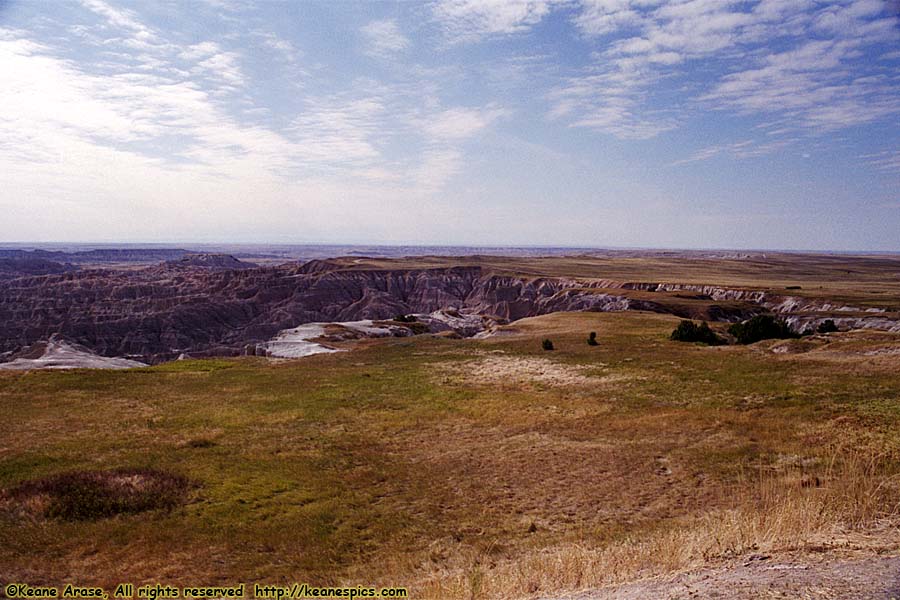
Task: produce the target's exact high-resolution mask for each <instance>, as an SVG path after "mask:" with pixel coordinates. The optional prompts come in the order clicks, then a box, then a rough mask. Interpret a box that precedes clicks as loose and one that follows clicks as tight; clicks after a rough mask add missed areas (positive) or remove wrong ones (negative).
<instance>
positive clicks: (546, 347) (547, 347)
mask: <svg viewBox="0 0 900 600" xmlns="http://www.w3.org/2000/svg"><path fill="white" fill-rule="evenodd" d="M541 348H543V349H544V350H553V342H552V341H550V340H549V339H545V340H544V341H543V342H541Z"/></svg>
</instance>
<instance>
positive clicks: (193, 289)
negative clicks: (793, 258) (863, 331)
mask: <svg viewBox="0 0 900 600" xmlns="http://www.w3.org/2000/svg"><path fill="white" fill-rule="evenodd" d="M152 256H153V257H164V258H166V259H168V260H165V261H164V262H161V263H158V264H151V265H143V264H139V265H131V266H128V267H125V268H109V267H100V268H96V267H78V266H72V265H71V264H70V263H66V264H62V263H54V262H53V261H49V260H47V259H46V258H44V257H43V256H42V257H34V256H16V257H14V258H8V259H6V268H5V269H0V283H2V289H0V357H3V358H0V360H4V359H5V360H7V361H8V360H11V357H12V356H13V355H14V353H15V352H17V351H19V350H21V349H22V348H24V347H28V346H30V345H32V344H35V343H37V342H41V341H45V340H48V339H50V338H51V337H52V336H57V337H58V338H59V339H62V340H67V341H68V342H71V343H73V344H78V345H81V346H83V347H85V348H87V349H90V351H92V352H95V353H96V354H98V355H100V356H105V357H127V358H129V359H134V360H139V361H141V362H148V363H158V362H162V361H166V360H171V359H174V358H177V357H179V356H182V357H185V356H235V355H242V354H261V355H266V354H268V351H267V350H266V348H267V344H268V343H269V342H270V341H272V340H273V339H274V338H276V336H278V335H279V332H282V331H286V330H291V329H292V328H297V327H298V326H301V325H304V324H328V323H341V322H358V321H363V320H369V321H388V320H392V319H394V318H395V317H397V316H398V315H410V314H414V315H418V319H420V321H419V322H420V325H419V326H418V327H410V326H409V325H404V324H403V323H393V322H392V324H391V325H390V327H389V328H388V329H384V328H382V331H389V333H390V334H391V335H411V334H413V333H423V332H426V331H427V332H432V333H435V332H440V331H452V332H455V333H458V334H459V335H461V336H465V337H468V336H472V335H475V334H479V333H482V334H483V333H485V332H487V333H489V332H490V331H491V330H492V329H493V328H495V327H496V326H498V325H500V324H506V323H510V322H513V321H516V320H518V319H522V318H524V317H533V316H538V315H544V314H548V313H553V312H571V311H594V312H610V311H624V310H642V311H649V312H655V313H667V314H673V315H676V316H679V317H683V318H692V319H702V320H708V321H720V322H736V321H740V320H743V319H747V318H749V317H751V316H754V315H756V314H761V313H765V312H774V313H776V314H779V315H780V316H781V317H782V318H784V319H785V320H786V321H787V322H788V323H789V324H790V325H791V327H792V328H794V329H795V330H796V331H803V330H805V329H809V328H815V327H816V326H817V325H818V324H819V323H821V322H822V321H824V320H825V319H832V320H834V321H835V322H836V323H837V325H838V326H839V327H842V328H845V329H856V328H874V329H884V330H890V331H900V314H898V307H897V306H895V305H893V304H892V302H894V301H895V300H893V299H895V298H896V296H895V295H889V296H887V297H886V296H884V295H883V292H881V291H878V290H876V291H873V293H872V294H869V295H868V296H865V297H860V298H851V299H850V300H861V301H860V302H857V303H853V302H848V301H847V299H846V298H839V297H832V296H829V295H828V293H827V290H826V291H824V292H823V291H816V292H815V293H810V294H808V295H805V294H804V293H803V289H804V288H803V286H801V285H795V286H778V285H776V284H774V283H773V282H772V281H764V282H760V283H761V285H759V286H755V287H754V286H751V285H747V283H749V282H738V283H739V284H738V285H734V282H733V281H732V282H729V281H728V278H727V277H726V278H724V279H725V283H724V284H719V283H717V281H716V280H717V278H718V279H723V278H722V277H721V275H720V273H722V272H723V271H724V268H725V267H731V266H732V265H734V264H741V263H742V262H743V263H744V268H745V269H749V271H748V272H750V271H753V269H757V270H758V266H753V265H751V266H749V267H748V266H747V263H746V261H745V260H742V259H730V258H729V259H718V258H713V259H710V258H705V259H704V260H706V261H713V262H714V263H715V267H714V268H712V269H711V270H710V271H709V273H708V278H709V279H708V281H709V282H707V283H703V282H698V281H697V276H696V274H695V273H692V272H688V271H686V270H684V269H682V273H681V274H679V273H678V271H677V270H675V271H671V270H670V271H669V275H670V276H671V279H669V280H667V281H665V280H662V281H647V280H635V279H628V278H625V277H621V275H628V274H636V275H643V274H647V275H651V276H652V275H654V274H658V273H655V272H654V269H647V268H645V269H644V270H643V271H634V272H633V273H628V272H627V271H626V272H622V268H621V267H622V265H623V264H630V263H628V262H627V261H629V260H631V261H633V260H635V259H632V258H628V257H626V258H619V259H615V260H618V262H616V263H615V264H612V266H610V267H606V268H604V264H603V263H602V261H600V260H599V259H594V258H582V259H578V258H577V257H576V258H570V259H551V258H545V259H542V258H527V259H522V258H520V259H504V258H502V257H477V256H475V257H457V258H448V257H440V258H438V257H417V258H415V259H404V258H396V259H367V258H358V257H344V258H336V259H327V260H321V259H315V260H311V261H308V262H304V263H299V262H289V263H285V264H279V265H268V266H258V265H257V264H254V263H251V262H247V261H243V260H240V259H238V258H235V257H234V256H231V255H221V254H189V253H184V252H183V251H171V252H169V253H167V252H165V251H163V250H156V251H155V253H154V254H153V255H152ZM656 260H657V262H659V261H660V260H661V259H659V258H658V257H657V259H656ZM676 260H678V261H680V263H679V264H686V265H688V266H691V267H692V266H693V265H692V264H691V263H690V260H689V259H685V258H683V257H676ZM860 260H865V261H867V262H865V263H864V264H865V265H869V267H868V268H869V270H871V268H872V267H871V265H872V264H873V263H872V260H873V259H869V258H867V259H860ZM554 261H555V262H554ZM592 261H593V262H592ZM844 261H845V262H846V261H850V262H851V263H852V260H851V259H849V258H848V259H844ZM763 262H764V263H765V264H767V265H769V266H771V265H773V264H774V265H776V267H777V265H778V262H777V259H774V262H773V259H769V258H765V259H763ZM827 262H828V261H826V263H827ZM560 264H567V265H572V264H575V265H580V268H563V267H561V266H560ZM829 264H830V263H829ZM860 264H861V265H862V264H863V263H860ZM874 264H875V265H876V267H875V270H876V271H878V269H881V270H882V271H885V273H884V274H885V275H887V276H888V279H887V280H886V281H888V282H895V281H896V278H891V277H890V271H891V270H892V269H894V268H895V267H896V259H895V258H889V259H884V260H883V261H882V262H881V263H879V262H878V261H877V260H876V261H875V263H874ZM585 265H587V266H588V267H589V268H584V266H585ZM657 266H660V265H657ZM664 266H665V265H661V266H660V268H658V269H656V270H657V271H659V270H660V269H661V268H662V267H664ZM857 267H859V265H857ZM852 270H853V269H850V270H848V271H847V273H850V272H851V271H852ZM605 271H612V272H613V274H614V275H619V276H614V277H608V276H605V275H606V273H605ZM781 271H783V268H782V269H781ZM781 271H779V272H781ZM860 272H863V271H860ZM866 272H867V273H868V271H866ZM679 275H681V276H682V277H683V279H681V280H679V279H678V276H679ZM819 275H820V276H821V277H825V278H826V279H827V277H832V278H834V277H835V275H834V273H820V274H819ZM826 275H827V277H826ZM732 279H733V278H732ZM819 287H820V288H821V286H819ZM878 294H882V295H878ZM879 302H880V304H879ZM429 315H431V316H429ZM423 324H424V326H425V328H423V327H422V325H423ZM332 333H334V332H332ZM342 333H343V334H345V335H343V336H341V335H339V336H338V337H339V338H340V337H346V334H347V333H348V331H347V329H346V328H344V329H343V330H342ZM352 335H354V334H352V332H351V337H352ZM355 335H365V333H364V332H363V333H362V334H360V332H359V331H356V333H355ZM373 335H374V334H373ZM379 335H381V334H379Z"/></svg>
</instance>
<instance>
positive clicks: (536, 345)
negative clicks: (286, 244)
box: [0, 313, 900, 598]
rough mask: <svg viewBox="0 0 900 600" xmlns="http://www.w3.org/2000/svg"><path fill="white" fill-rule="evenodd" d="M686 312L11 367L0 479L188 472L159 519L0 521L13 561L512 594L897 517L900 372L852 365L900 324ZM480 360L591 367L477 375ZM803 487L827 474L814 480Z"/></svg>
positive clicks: (152, 577) (4, 552) (101, 572)
mask: <svg viewBox="0 0 900 600" xmlns="http://www.w3.org/2000/svg"><path fill="white" fill-rule="evenodd" d="M676 323H677V319H675V318H672V317H668V316H663V315H653V314H640V313H627V314H575V313H572V314H555V315H547V316H545V317H539V318H534V319H524V320H522V321H520V322H517V323H515V324H514V325H513V328H514V329H516V331H517V333H515V334H513V335H510V336H508V337H500V338H495V339H488V340H483V341H475V340H451V339H439V338H429V337H424V336H423V337H420V338H414V339H405V338H404V339H387V340H379V341H375V342H367V343H364V344H360V345H359V348H358V349H357V350H355V351H354V352H349V353H340V354H334V355H319V356H313V357H309V358H305V359H301V360H297V361H285V362H279V363H270V362H267V361H265V360H261V359H244V360H216V361H182V362H178V363H172V364H169V365H161V366H159V367H154V368H148V369H141V370H134V371H125V372H73V373H50V372H44V373H30V374H5V375H2V376H0V410H2V412H3V414H4V415H7V416H8V418H9V420H10V421H11V422H13V423H15V426H14V427H10V428H8V429H7V430H6V431H5V432H4V434H5V435H4V436H3V438H2V439H0V487H2V488H7V489H8V488H13V487H15V486H17V485H19V484H20V483H22V482H23V481H27V480H32V479H40V478H44V477H51V476H54V475H57V474H60V473H65V472H69V471H73V470H92V469H98V468H102V469H116V468H139V467H154V468H158V469H162V470H165V471H168V472H173V473H177V474H180V475H182V476H184V477H186V478H188V479H189V480H191V481H194V482H197V483H198V484H199V486H200V487H199V488H198V492H197V497H196V498H193V500H192V501H191V503H190V504H188V505H186V506H183V507H178V508H176V509H174V510H172V511H171V512H166V511H156V512H154V511H151V512H145V513H140V514H134V515H125V516H119V517H115V518H112V519H101V520H97V521H92V522H81V523H69V522H63V521H59V522H57V521H48V522H44V523H41V524H40V525H39V526H35V525H34V524H30V523H27V522H22V521H18V520H16V519H14V518H13V519H10V518H7V517H8V516H7V515H2V514H0V519H3V522H2V523H0V572H2V573H4V574H6V576H7V577H10V578H15V579H17V580H22V581H29V582H32V583H59V582H64V581H68V580H76V581H79V582H82V583H84V584H86V585H87V584H99V585H114V584H115V583H116V582H118V581H133V582H134V583H152V582H155V581H163V582H168V583H171V584H173V585H178V584H182V585H188V584H197V583H201V582H202V583H229V582H236V581H246V582H254V581H258V582H271V583H275V582H286V581H308V582H310V583H315V584H333V583H341V582H343V583H348V584H357V583H358V584H370V583H375V582H380V583H384V584H390V585H407V586H410V587H411V589H412V590H413V592H414V594H415V597H432V598H474V597H478V598H511V597H527V596H529V595H532V596H533V595H537V594H556V593H559V592H562V591H564V590H572V589H578V588H584V587H588V586H593V585H599V584H602V583H608V582H613V581H624V580H627V579H630V578H634V577H644V576H646V575H648V574H653V573H661V572H666V571H668V570H671V569H676V570H679V569H688V568H692V567H693V566H696V565H700V564H703V563H704V562H705V561H715V560H718V559H720V558H722V557H728V556H734V555H736V554H740V553H742V552H761V551H768V550H767V549H770V548H771V549H778V548H800V547H805V545H807V544H820V545H821V544H822V541H821V538H822V536H825V535H828V534H829V533H830V532H840V531H847V530H853V529H854V528H855V529H856V530H859V531H864V530H866V529H867V528H869V527H870V526H874V525H876V524H878V523H879V522H883V521H885V520H886V519H887V520H890V519H891V518H892V515H893V513H894V506H893V504H892V499H893V498H897V497H898V495H897V493H896V487H895V481H896V479H895V471H894V470H893V466H892V465H894V463H895V462H896V461H895V460H894V459H895V458H896V457H897V453H898V452H900V405H898V403H897V399H898V398H900V370H898V369H896V368H895V369H889V368H886V367H878V368H873V367H870V366H866V365H867V364H868V363H864V362H863V361H859V360H857V359H855V358H847V357H844V358H841V356H843V355H844V354H848V353H850V352H851V351H852V353H856V354H860V355H861V356H866V355H865V353H866V352H869V351H871V350H873V349H878V350H879V351H884V350H885V349H888V350H890V349H892V348H897V347H900V336H898V335H879V336H868V337H865V336H856V335H848V334H838V335H835V336H831V341H830V342H829V344H828V346H823V348H827V347H831V346H833V347H834V348H835V349H841V352H840V353H838V354H837V355H836V356H831V355H828V356H826V355H825V353H826V350H824V349H823V350H822V351H821V352H819V350H811V351H809V352H803V353H799V354H774V353H773V352H771V350H770V349H768V348H765V347H762V346H759V347H735V346H732V347H719V348H708V347H702V346H695V345H691V344H679V343H676V342H671V341H670V340H668V334H669V333H670V332H671V330H672V328H673V327H674V326H675V324H676ZM589 331H597V332H598V340H599V346H597V347H590V346H588V345H587V343H586V337H587V332H589ZM544 337H550V338H552V339H553V341H554V344H555V346H556V350H554V351H553V352H544V351H542V350H541V348H540V341H541V339H543V338H544ZM856 354H854V356H855V355H856ZM848 356H849V354H848ZM489 357H505V359H504V360H507V359H512V360H513V361H514V363H515V364H517V365H518V364H526V365H531V364H539V365H541V368H542V369H544V370H545V371H546V372H562V373H577V374H578V375H579V376H583V377H585V378H587V379H588V380H589V381H587V382H581V383H580V384H579V385H554V384H553V382H546V381H545V382H541V381H536V382H535V381H533V380H529V382H526V383H522V382H518V381H517V382H510V381H509V378H508V377H502V378H495V379H490V378H488V379H487V380H485V379H483V378H480V377H477V376H476V377H474V378H473V377H467V373H469V374H471V372H472V370H471V369H469V370H467V369H466V365H467V364H472V363H479V361H482V360H483V359H485V358H489ZM879 357H880V358H879ZM879 357H875V358H879V360H896V359H897V357H896V356H894V355H890V354H884V356H882V355H879ZM867 358H873V357H867ZM535 361H536V362H535ZM481 364H482V366H484V364H483V363H481ZM503 364H505V363H503ZM448 365H449V366H448ZM501 366H502V364H501ZM448 368H449V369H450V370H451V371H452V372H453V374H452V376H448V375H447V369H448ZM476 375H477V372H476ZM607 378H609V379H607ZM594 380H596V382H595V383H594ZM582 383H583V385H582ZM836 440H841V441H842V442H843V443H844V445H842V446H839V445H836ZM810 477H812V478H815V477H819V478H820V486H819V487H815V484H814V479H812V480H811V481H813V485H812V486H811V487H803V485H802V481H803V480H804V479H808V478H810Z"/></svg>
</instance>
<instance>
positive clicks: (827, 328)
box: [816, 319, 838, 333]
mask: <svg viewBox="0 0 900 600" xmlns="http://www.w3.org/2000/svg"><path fill="white" fill-rule="evenodd" d="M837 330H838V328H837V325H835V324H834V319H825V320H824V321H822V322H821V323H819V326H818V327H816V332H817V333H834V332H835V331H837Z"/></svg>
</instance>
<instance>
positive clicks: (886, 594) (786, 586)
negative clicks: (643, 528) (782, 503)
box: [544, 556, 900, 600]
mask: <svg viewBox="0 0 900 600" xmlns="http://www.w3.org/2000/svg"><path fill="white" fill-rule="evenodd" d="M700 598H715V599H717V600H758V599H774V598H791V599H794V598H797V599H809V600H812V599H815V600H820V599H821V600H825V599H827V600H875V599H878V600H890V599H896V600H900V556H878V557H870V558H864V559H854V560H834V559H822V560H815V557H808V556H807V557H804V558H803V559H798V560H792V559H784V560H776V559H775V558H770V557H765V556H756V557H751V559H749V560H746V561H745V562H738V563H734V564H732V565H727V566H720V567H716V568H710V569H703V570H700V571H694V572H690V573H681V574H678V575H672V576H667V577H662V578H654V579H649V580H644V581H638V582H634V583H629V584H624V585H619V586H611V587H606V588H600V589H596V590H590V591H585V592H579V593H576V594H571V595H567V596H556V597H553V598H552V599H551V598H545V599H544V600H612V599H615V600H657V599H659V600H696V599H700Z"/></svg>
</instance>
